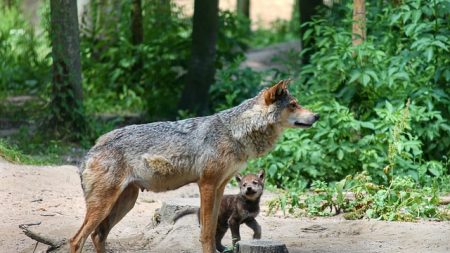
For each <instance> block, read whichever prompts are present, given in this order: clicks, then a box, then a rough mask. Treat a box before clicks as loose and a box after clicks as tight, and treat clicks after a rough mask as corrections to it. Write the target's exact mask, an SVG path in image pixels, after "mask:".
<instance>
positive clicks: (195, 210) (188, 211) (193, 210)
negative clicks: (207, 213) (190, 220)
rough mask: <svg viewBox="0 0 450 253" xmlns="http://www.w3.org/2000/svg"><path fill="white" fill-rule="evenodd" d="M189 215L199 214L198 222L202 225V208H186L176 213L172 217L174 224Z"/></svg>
mask: <svg viewBox="0 0 450 253" xmlns="http://www.w3.org/2000/svg"><path fill="white" fill-rule="evenodd" d="M188 214H197V221H198V222H199V223H200V208H198V207H186V208H183V209H182V210H180V211H178V212H176V213H175V214H174V215H173V217H172V223H173V224H175V222H177V220H178V219H180V218H181V217H183V216H185V215H188Z"/></svg>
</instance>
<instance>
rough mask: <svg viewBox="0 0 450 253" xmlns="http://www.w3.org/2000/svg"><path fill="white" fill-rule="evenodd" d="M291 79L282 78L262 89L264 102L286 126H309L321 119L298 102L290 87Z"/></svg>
mask: <svg viewBox="0 0 450 253" xmlns="http://www.w3.org/2000/svg"><path fill="white" fill-rule="evenodd" d="M288 83H289V80H282V81H280V82H278V83H277V84H275V85H274V86H272V87H270V88H267V89H265V90H263V91H262V99H263V100H264V101H263V103H264V104H265V105H266V106H268V107H269V109H271V110H272V111H273V112H274V114H275V115H276V118H277V121H278V122H279V123H281V125H282V126H283V127H286V128H309V127H311V126H312V125H313V124H314V122H316V121H317V120H318V119H319V114H316V113H313V112H311V111H309V110H307V109H305V108H303V107H301V106H300V104H299V103H298V102H297V99H296V98H295V97H293V96H292V95H291V94H290V93H289V91H288V89H287V85H288Z"/></svg>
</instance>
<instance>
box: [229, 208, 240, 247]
mask: <svg viewBox="0 0 450 253" xmlns="http://www.w3.org/2000/svg"><path fill="white" fill-rule="evenodd" d="M240 225H241V223H240V221H239V219H236V218H234V217H233V216H231V217H230V219H229V220H228V226H230V230H231V238H232V240H233V248H234V247H235V246H236V243H237V242H238V241H240V240H241V234H240V232H239V226H240Z"/></svg>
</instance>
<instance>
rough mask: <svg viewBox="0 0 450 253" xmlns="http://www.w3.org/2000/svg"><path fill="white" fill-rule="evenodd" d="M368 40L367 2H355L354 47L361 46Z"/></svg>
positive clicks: (354, 0)
mask: <svg viewBox="0 0 450 253" xmlns="http://www.w3.org/2000/svg"><path fill="white" fill-rule="evenodd" d="M365 39H366V2H365V0H353V27H352V41H353V46H357V45H360V44H361V43H362V42H363V41H364V40H365Z"/></svg>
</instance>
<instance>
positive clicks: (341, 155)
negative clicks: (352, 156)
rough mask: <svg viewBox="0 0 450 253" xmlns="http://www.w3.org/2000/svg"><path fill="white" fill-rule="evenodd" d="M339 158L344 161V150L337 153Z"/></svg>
mask: <svg viewBox="0 0 450 253" xmlns="http://www.w3.org/2000/svg"><path fill="white" fill-rule="evenodd" d="M337 158H338V159H339V160H342V159H343V158H344V151H342V149H339V150H338V151H337Z"/></svg>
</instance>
